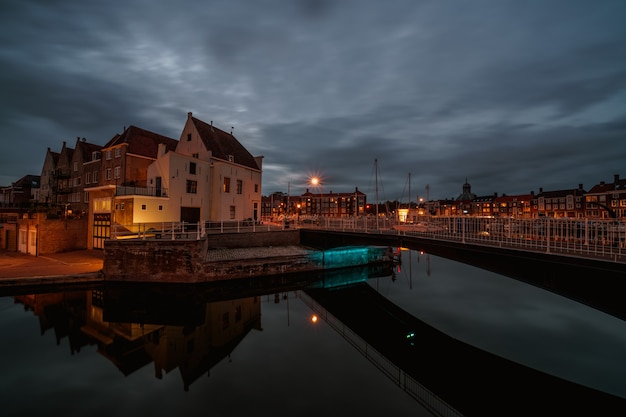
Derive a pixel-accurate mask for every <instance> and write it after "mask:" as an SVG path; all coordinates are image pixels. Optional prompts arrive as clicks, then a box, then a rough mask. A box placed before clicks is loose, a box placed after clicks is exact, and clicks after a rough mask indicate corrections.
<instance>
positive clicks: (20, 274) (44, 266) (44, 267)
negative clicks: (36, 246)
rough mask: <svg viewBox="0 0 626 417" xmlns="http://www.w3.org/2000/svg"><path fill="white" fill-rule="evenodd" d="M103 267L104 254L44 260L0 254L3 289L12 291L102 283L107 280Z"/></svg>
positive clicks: (81, 252)
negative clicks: (23, 288) (22, 288)
mask: <svg viewBox="0 0 626 417" xmlns="http://www.w3.org/2000/svg"><path fill="white" fill-rule="evenodd" d="M103 263H104V253H103V252H102V251H101V250H78V251H71V252H62V253H54V254H46V255H42V256H32V255H26V254H23V253H18V252H10V251H0V288H1V289H3V290H8V291H10V290H11V289H16V288H20V287H35V286H37V287H42V286H48V285H62V284H82V283H93V282H99V281H103V279H104V277H103V275H102V273H101V272H102V268H103Z"/></svg>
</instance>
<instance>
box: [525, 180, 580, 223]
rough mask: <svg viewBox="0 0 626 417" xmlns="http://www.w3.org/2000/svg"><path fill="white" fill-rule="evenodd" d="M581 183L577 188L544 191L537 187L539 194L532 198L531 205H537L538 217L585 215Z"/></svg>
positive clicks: (578, 216) (576, 216) (577, 216)
mask: <svg viewBox="0 0 626 417" xmlns="http://www.w3.org/2000/svg"><path fill="white" fill-rule="evenodd" d="M584 196H585V190H584V189H583V185H582V184H579V185H578V188H573V189H565V190H554V191H544V190H543V188H540V189H539V194H537V195H536V196H535V198H533V205H534V206H536V207H537V216H539V217H544V216H545V217H555V218H560V217H567V218H581V217H584V216H585V207H584V198H585V197H584Z"/></svg>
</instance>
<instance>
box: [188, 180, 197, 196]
mask: <svg viewBox="0 0 626 417" xmlns="http://www.w3.org/2000/svg"><path fill="white" fill-rule="evenodd" d="M197 190H198V181H192V180H187V193H189V194H196V192H197Z"/></svg>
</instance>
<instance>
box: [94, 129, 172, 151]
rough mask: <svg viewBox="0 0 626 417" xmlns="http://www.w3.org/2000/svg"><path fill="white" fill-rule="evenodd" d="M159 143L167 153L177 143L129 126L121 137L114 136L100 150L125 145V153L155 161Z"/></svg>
mask: <svg viewBox="0 0 626 417" xmlns="http://www.w3.org/2000/svg"><path fill="white" fill-rule="evenodd" d="M160 143H164V144H165V147H166V149H167V150H168V151H174V150H176V145H177V144H178V141H177V140H176V139H172V138H168V137H167V136H163V135H159V134H158V133H154V132H150V131H149V130H145V129H141V128H139V127H137V126H132V125H131V126H129V127H128V128H127V129H126V130H124V132H123V133H122V134H121V135H118V134H116V135H115V136H114V137H113V138H112V139H111V140H110V141H109V142H108V143H107V144H106V145H104V147H103V148H102V149H105V148H111V147H114V146H116V145H121V144H127V145H128V149H127V151H126V152H127V153H132V154H135V155H141V156H147V157H150V158H154V159H156V157H157V154H158V150H159V144H160Z"/></svg>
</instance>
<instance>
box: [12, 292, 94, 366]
mask: <svg viewBox="0 0 626 417" xmlns="http://www.w3.org/2000/svg"><path fill="white" fill-rule="evenodd" d="M13 299H14V300H15V302H16V303H21V304H23V305H24V310H26V311H29V310H30V311H32V312H33V313H34V314H35V316H37V318H38V319H39V327H40V331H41V334H42V335H43V334H44V333H45V332H46V331H48V330H52V331H53V332H54V335H55V338H56V342H57V345H59V344H60V343H61V340H62V339H63V338H65V337H67V338H68V341H69V345H70V352H71V353H72V354H74V353H76V352H79V351H80V349H81V348H82V347H83V346H87V345H88V344H89V339H88V338H87V337H85V335H84V334H83V333H82V332H81V331H80V327H81V325H82V320H83V317H84V316H85V304H86V301H85V291H72V292H62V293H52V294H28V295H18V296H14V297H13Z"/></svg>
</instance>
